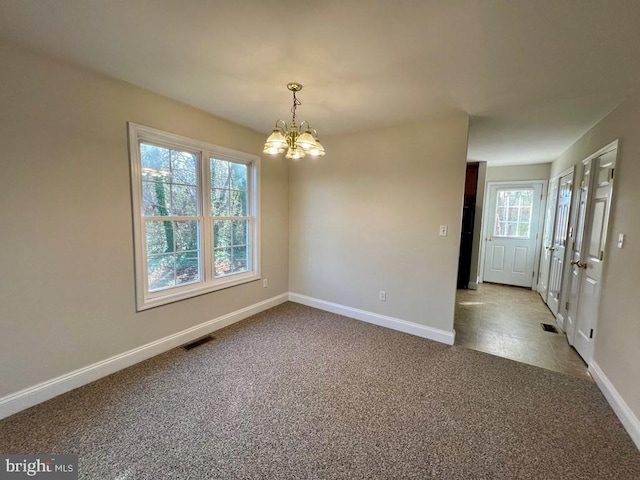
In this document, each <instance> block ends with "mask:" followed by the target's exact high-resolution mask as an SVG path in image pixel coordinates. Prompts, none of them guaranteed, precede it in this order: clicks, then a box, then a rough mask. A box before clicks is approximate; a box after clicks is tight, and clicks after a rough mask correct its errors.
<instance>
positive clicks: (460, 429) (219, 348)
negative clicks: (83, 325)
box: [0, 303, 640, 480]
mask: <svg viewBox="0 0 640 480" xmlns="http://www.w3.org/2000/svg"><path fill="white" fill-rule="evenodd" d="M215 336H216V337H217V339H216V340H215V341H213V342H210V343H207V344H204V345H202V346H200V347H197V348H195V349H193V350H190V351H185V350H182V349H174V350H172V351H170V352H167V353H165V354H163V355H160V356H158V357H156V358H153V359H151V360H149V361H146V362H143V363H141V364H138V365H136V366H134V367H131V368H129V369H126V370H124V371H121V372H118V373H116V374H114V375H111V376H109V377H107V378H104V379H102V380H99V381H97V382H94V383H92V384H90V385H87V386H85V387H82V388H80V389H77V390H75V391H73V392H69V393H67V394H65V395H62V396H60V397H57V398H55V399H53V400H50V401H48V402H46V403H44V404H41V405H38V406H36V407H33V408H31V409H29V410H26V411H24V412H21V413H19V414H16V415H14V416H12V417H10V418H7V419H5V420H3V421H0V452H2V453H57V454H62V453H77V454H79V456H80V457H79V458H80V478H86V479H114V480H115V479H118V480H124V479H162V478H180V479H198V480H201V479H208V478H224V479H233V478H246V479H249V478H251V479H258V478H260V479H271V478H273V479H280V478H283V479H286V478H301V479H316V478H345V479H346V478H348V479H360V478H375V479H393V478H398V479H400V478H403V479H405V478H415V479H427V478H441V479H484V478H486V479H497V478H504V479H515V478H539V479H559V478H562V479H572V478H576V479H578V478H579V479H600V478H603V479H604V478H612V479H613V478H615V479H638V478H640V452H638V450H637V449H636V448H635V446H634V444H633V443H632V441H631V439H630V438H629V436H628V435H627V433H626V432H625V431H624V429H623V427H622V426H621V425H620V423H619V421H618V420H617V418H616V417H615V415H614V413H613V412H612V410H611V409H610V408H609V406H608V404H607V403H606V401H605V399H604V398H603V396H602V395H601V393H600V392H599V390H598V388H597V387H596V385H595V384H594V383H593V382H591V381H588V380H584V379H580V378H576V377H571V376H568V375H563V374H560V373H556V372H552V371H548V370H544V369H541V368H538V367H534V366H531V365H525V364H520V363H516V362H514V361H511V360H507V359H504V358H500V357H495V356H492V355H489V354H485V353H482V352H477V351H473V350H469V349H466V348H464V347H449V346H446V345H442V344H438V343H435V342H431V341H428V340H424V339H420V338H417V337H412V336H410V335H406V334H403V333H399V332H395V331H392V330H388V329H385V328H381V327H377V326H374V325H369V324H366V323H363V322H359V321H356V320H351V319H348V318H345V317H341V316H338V315H333V314H330V313H326V312H322V311H319V310H315V309H312V308H308V307H304V306H301V305H297V304H293V303H286V304H283V305H281V306H279V307H276V308H274V309H271V310H269V311H267V312H264V313H261V314H259V315H256V316H254V317H252V318H250V319H247V320H245V321H243V322H240V323H238V324H236V325H233V326H231V327H228V328H226V329H224V330H221V331H218V332H215Z"/></svg>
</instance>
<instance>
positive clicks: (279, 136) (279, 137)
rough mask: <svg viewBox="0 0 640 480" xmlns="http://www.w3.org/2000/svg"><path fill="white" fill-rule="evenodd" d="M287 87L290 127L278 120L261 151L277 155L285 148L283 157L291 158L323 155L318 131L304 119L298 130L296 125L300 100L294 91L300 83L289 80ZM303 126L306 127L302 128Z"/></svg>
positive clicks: (298, 87)
mask: <svg viewBox="0 0 640 480" xmlns="http://www.w3.org/2000/svg"><path fill="white" fill-rule="evenodd" d="M287 88H288V89H289V90H290V91H291V92H293V107H291V113H292V114H293V119H292V120H291V127H289V126H287V123H286V122H285V121H284V120H278V121H277V122H276V126H275V128H274V129H273V133H271V135H269V138H267V142H266V143H265V144H264V150H263V153H267V154H269V155H278V154H280V153H282V152H284V151H285V150H286V151H287V154H286V155H285V157H286V158H290V159H292V160H299V159H301V158H304V157H306V156H307V155H311V156H312V157H322V156H323V155H324V147H323V146H322V144H321V143H320V141H319V140H318V131H317V130H316V129H315V128H311V126H310V125H309V122H307V121H306V120H303V121H302V122H301V123H300V130H298V126H297V125H296V108H297V107H298V105H301V103H300V100H298V99H297V98H296V93H297V92H299V91H300V90H302V85H300V84H299V83H296V82H291V83H288V84H287ZM305 126H306V128H304V127H305ZM301 131H304V133H300V132H301Z"/></svg>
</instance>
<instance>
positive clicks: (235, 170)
mask: <svg viewBox="0 0 640 480" xmlns="http://www.w3.org/2000/svg"><path fill="white" fill-rule="evenodd" d="M231 188H232V189H234V190H244V191H246V190H247V166H246V165H243V164H241V163H231Z"/></svg>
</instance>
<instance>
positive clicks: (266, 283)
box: [262, 278, 269, 288]
mask: <svg viewBox="0 0 640 480" xmlns="http://www.w3.org/2000/svg"><path fill="white" fill-rule="evenodd" d="M268 286H269V280H267V279H266V278H265V279H264V280H262V287H263V288H267V287H268Z"/></svg>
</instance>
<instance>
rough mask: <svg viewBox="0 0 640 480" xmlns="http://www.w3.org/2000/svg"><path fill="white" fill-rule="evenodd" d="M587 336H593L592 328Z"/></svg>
mask: <svg viewBox="0 0 640 480" xmlns="http://www.w3.org/2000/svg"><path fill="white" fill-rule="evenodd" d="M589 338H593V328H592V329H591V330H590V331H589Z"/></svg>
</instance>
